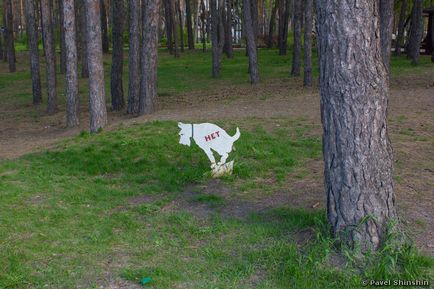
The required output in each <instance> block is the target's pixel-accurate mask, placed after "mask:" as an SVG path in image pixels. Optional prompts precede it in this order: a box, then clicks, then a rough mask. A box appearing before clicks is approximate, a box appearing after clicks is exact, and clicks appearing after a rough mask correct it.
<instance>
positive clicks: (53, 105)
mask: <svg viewBox="0 0 434 289" xmlns="http://www.w3.org/2000/svg"><path fill="white" fill-rule="evenodd" d="M41 15H42V16H41V18H42V31H43V33H42V35H43V40H44V51H45V62H46V71H47V72H46V77H47V91H48V108H47V112H48V113H49V114H54V113H55V112H56V111H57V91H56V62H55V61H56V59H55V58H56V55H55V51H54V43H53V41H54V36H53V23H52V20H51V7H50V3H49V0H41Z"/></svg>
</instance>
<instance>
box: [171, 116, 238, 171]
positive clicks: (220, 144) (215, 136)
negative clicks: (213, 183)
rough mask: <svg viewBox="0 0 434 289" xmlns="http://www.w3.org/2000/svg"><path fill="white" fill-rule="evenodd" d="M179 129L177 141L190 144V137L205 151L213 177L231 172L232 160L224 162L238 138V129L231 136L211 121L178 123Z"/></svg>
mask: <svg viewBox="0 0 434 289" xmlns="http://www.w3.org/2000/svg"><path fill="white" fill-rule="evenodd" d="M178 127H179V128H180V129H181V131H180V132H179V136H180V139H179V143H180V144H183V145H186V146H190V145H191V139H194V141H195V142H196V144H197V145H198V146H199V147H200V148H201V149H202V150H203V151H204V152H205V154H206V155H207V157H208V159H209V160H210V162H211V174H212V176H213V177H216V178H217V177H220V176H223V175H226V174H231V173H232V170H233V166H234V161H231V162H228V163H226V160H227V158H228V156H229V153H230V152H231V151H232V148H233V144H234V142H235V141H236V140H238V139H239V138H240V130H239V129H238V128H237V131H236V133H235V134H234V135H233V136H230V135H228V134H227V132H226V131H225V130H224V129H222V128H221V127H219V126H217V125H215V124H212V123H198V124H193V123H182V122H179V123H178ZM213 151H214V152H216V153H218V154H219V155H220V157H221V158H220V161H219V162H217V163H216V160H215V157H214V153H213Z"/></svg>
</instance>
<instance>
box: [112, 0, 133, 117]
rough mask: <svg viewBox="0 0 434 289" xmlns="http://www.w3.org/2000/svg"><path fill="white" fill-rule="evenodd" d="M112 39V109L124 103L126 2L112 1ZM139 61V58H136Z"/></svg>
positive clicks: (121, 106) (119, 108)
mask: <svg viewBox="0 0 434 289" xmlns="http://www.w3.org/2000/svg"><path fill="white" fill-rule="evenodd" d="M111 4H112V17H113V20H112V23H113V28H112V39H113V52H112V68H111V82H110V88H111V97H112V109H113V110H116V111H117V110H121V109H122V108H123V107H124V105H125V101H124V89H123V85H122V72H123V57H124V54H123V50H124V42H123V36H122V33H123V30H124V29H123V27H124V14H125V13H124V10H125V8H124V2H123V1H112V3H111ZM135 61H137V60H135Z"/></svg>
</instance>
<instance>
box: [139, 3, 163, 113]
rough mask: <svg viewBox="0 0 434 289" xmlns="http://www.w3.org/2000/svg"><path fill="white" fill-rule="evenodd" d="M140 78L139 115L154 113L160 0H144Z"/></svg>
mask: <svg viewBox="0 0 434 289" xmlns="http://www.w3.org/2000/svg"><path fill="white" fill-rule="evenodd" d="M143 2H144V3H143V4H144V13H143V43H142V77H141V85H140V109H139V114H140V115H143V114H149V113H152V112H153V111H154V106H155V102H156V99H157V63H158V24H159V18H160V15H159V14H160V0H144V1H143Z"/></svg>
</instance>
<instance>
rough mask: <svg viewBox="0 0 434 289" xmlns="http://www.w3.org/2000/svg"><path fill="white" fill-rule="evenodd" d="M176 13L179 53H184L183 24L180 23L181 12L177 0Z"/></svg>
mask: <svg viewBox="0 0 434 289" xmlns="http://www.w3.org/2000/svg"><path fill="white" fill-rule="evenodd" d="M175 5H176V11H177V12H178V24H179V36H180V40H181V52H184V24H183V21H182V11H181V5H180V3H179V0H176V2H175Z"/></svg>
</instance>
